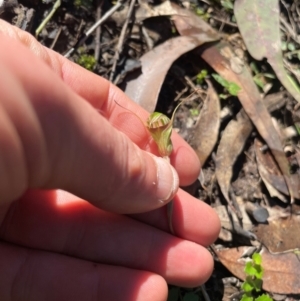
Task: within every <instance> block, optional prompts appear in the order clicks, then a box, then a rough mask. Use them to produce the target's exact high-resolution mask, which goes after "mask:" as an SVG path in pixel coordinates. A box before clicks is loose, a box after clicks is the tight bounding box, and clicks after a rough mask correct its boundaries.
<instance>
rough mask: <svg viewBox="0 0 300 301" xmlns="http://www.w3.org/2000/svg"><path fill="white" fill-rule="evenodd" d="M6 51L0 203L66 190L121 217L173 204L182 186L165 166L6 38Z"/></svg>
mask: <svg viewBox="0 0 300 301" xmlns="http://www.w3.org/2000/svg"><path fill="white" fill-rule="evenodd" d="M1 44H2V45H3V47H1V48H0V65H1V64H2V65H1V68H0V78H1V81H0V91H1V94H2V99H1V101H0V113H1V114H0V115H1V116H2V117H3V118H1V119H0V128H1V129H2V134H1V135H0V145H2V146H5V147H2V150H1V152H0V163H1V167H3V168H0V178H1V179H6V181H4V182H5V183H4V182H0V199H2V200H9V201H11V200H13V199H15V198H16V197H18V196H20V195H21V194H22V193H23V192H24V191H25V190H26V189H27V188H47V189H48V188H51V189H52V188H60V189H64V190H67V191H70V192H71V193H73V194H76V195H77V196H79V197H81V198H84V199H87V200H89V201H91V202H92V203H93V204H95V205H96V206H98V207H101V208H103V209H105V210H109V211H113V212H118V213H138V212H144V211H149V210H153V209H156V208H158V207H161V206H162V205H163V204H164V202H167V201H169V200H171V199H172V197H173V196H174V194H175V193H176V191H177V189H178V185H179V183H178V182H179V181H178V176H177V173H176V171H175V170H174V169H173V167H171V165H170V164H169V163H168V162H167V161H166V160H164V159H162V158H158V157H155V156H154V155H152V154H149V153H147V152H145V151H143V150H141V149H139V148H138V147H137V146H136V145H135V144H134V143H132V142H131V140H130V139H129V138H128V137H127V136H125V135H124V134H122V133H121V132H119V131H117V130H116V129H115V128H114V127H113V126H112V125H111V124H110V123H109V122H108V121H107V120H106V119H105V118H104V117H103V116H102V115H101V114H100V113H99V112H98V111H97V110H95V109H94V108H93V107H92V106H91V105H90V104H89V103H88V102H87V101H85V100H84V99H82V98H81V97H80V96H78V95H77V94H75V93H74V92H73V91H72V90H71V89H70V88H69V87H68V86H66V85H65V84H64V83H63V81H62V80H61V79H60V78H59V77H58V76H57V75H56V74H55V73H54V72H53V71H52V70H51V69H50V68H49V67H48V66H47V65H46V64H44V63H43V62H42V61H40V60H39V59H37V58H36V57H35V56H34V55H33V54H32V53H31V52H30V51H29V50H27V49H26V47H24V46H22V45H21V44H20V43H18V42H16V41H14V40H12V39H9V38H7V37H5V36H2V37H1ZM7 49H14V51H11V50H10V51H7ZM37 70H38V73H37ZM101 83H102V85H103V91H107V93H103V95H106V97H108V96H107V95H108V89H109V83H108V82H105V81H101ZM103 97H104V98H105V96H103ZM104 102H105V99H104ZM3 162H6V163H5V164H2V163H3ZM4 184H5V185H4Z"/></svg>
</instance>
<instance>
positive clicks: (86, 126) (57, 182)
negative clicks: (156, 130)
mask: <svg viewBox="0 0 300 301" xmlns="http://www.w3.org/2000/svg"><path fill="white" fill-rule="evenodd" d="M0 40H1V47H0V91H1V94H0V95H1V98H0V105H1V109H0V115H1V116H0V129H1V135H0V145H1V148H0V167H1V168H0V178H1V181H0V200H1V201H0V225H1V226H0V239H1V243H0V266H1V269H0V300H1V301H2V300H4V301H6V300H11V301H14V300H31V301H34V300H38V301H41V300H55V301H60V300H62V301H65V300H72V301H77V300H78V301H79V300H114V301H118V300H130V301H132V300H135V301H139V300H144V301H145V300H151V301H154V300H157V301H158V300H165V299H166V296H167V285H166V281H167V282H168V283H171V284H176V285H182V286H189V287H191V286H196V285H199V284H201V283H203V282H204V281H205V280H206V279H207V278H208V277H209V275H210V273H211V271H212V267H213V262H212V258H211V256H210V254H209V252H208V251H207V250H206V249H205V248H204V247H203V246H207V245H209V244H210V243H212V242H213V241H214V240H215V238H216V237H217V234H218V232H219V227H220V224H219V220H218V218H217V216H216V214H215V213H214V212H213V210H212V209H211V208H210V207H209V206H207V205H206V204H204V203H202V202H200V201H199V200H196V199H194V198H193V197H192V196H190V195H188V194H187V193H185V192H184V191H182V190H180V189H179V191H178V192H177V194H176V197H175V199H174V211H173V221H174V223H173V224H174V228H175V231H176V233H177V234H178V236H179V237H175V236H172V235H170V233H168V222H167V218H166V209H165V207H162V206H163V205H164V203H166V202H167V201H169V200H171V199H172V197H173V196H174V194H175V192H176V190H177V186H178V183H176V177H175V176H174V174H173V172H172V170H171V168H170V167H169V166H168V165H166V163H165V161H164V160H162V159H158V160H156V161H157V162H155V159H154V158H155V157H154V156H151V155H150V154H149V153H153V154H154V155H155V154H157V153H156V147H155V144H154V143H153V142H152V141H151V139H150V137H149V134H148V133H147V131H146V130H145V128H144V127H143V125H142V124H141V123H140V121H139V120H137V119H136V117H135V116H134V115H133V114H130V113H128V111H126V110H124V109H123V108H121V107H119V106H117V105H116V103H115V102H114V99H115V100H117V101H118V103H121V104H122V105H123V106H126V107H127V108H128V109H130V110H131V111H134V112H136V113H137V114H138V115H139V116H140V117H141V118H142V119H145V118H146V117H147V113H146V112H145V111H144V110H143V109H141V108H140V107H138V106H137V105H136V104H134V103H133V102H132V101H130V100H129V99H127V98H126V96H125V95H124V94H123V93H122V92H121V91H120V90H118V89H117V88H116V87H114V86H113V85H111V84H110V83H109V82H107V81H106V80H104V79H103V78H100V77H98V76H96V75H94V74H92V73H90V72H88V71H86V70H85V69H83V68H81V67H79V66H77V65H76V64H73V63H72V62H70V61H68V60H66V59H64V58H63V57H61V56H60V55H59V54H57V53H55V52H53V51H51V50H49V49H46V48H44V47H43V46H41V45H40V44H39V43H38V42H36V40H35V39H34V38H33V37H31V36H30V35H28V34H27V33H25V32H22V31H20V30H18V29H17V28H15V27H13V26H11V25H9V24H7V23H5V22H4V21H1V20H0ZM172 141H173V144H174V151H173V154H172V156H171V162H172V164H173V166H174V167H175V169H176V170H177V173H178V176H179V180H180V184H181V185H188V184H190V183H191V182H193V181H194V180H195V178H196V177H197V175H198V173H199V168H200V166H199V163H198V159H197V157H196V155H195V154H194V152H193V151H192V149H191V148H190V147H189V146H188V145H187V144H186V143H185V142H184V141H183V140H182V139H180V137H179V136H178V135H176V134H173V136H172ZM132 142H134V143H132ZM137 146H138V147H137ZM153 183H155V184H153ZM53 189H62V190H64V191H69V192H71V193H72V194H73V195H69V194H67V193H65V192H63V191H61V190H59V191H57V190H53ZM75 195H76V196H75ZM84 200H86V201H84ZM161 200H165V202H161ZM149 211H150V212H149ZM121 214H131V215H130V216H128V215H121ZM133 214H134V215H133Z"/></svg>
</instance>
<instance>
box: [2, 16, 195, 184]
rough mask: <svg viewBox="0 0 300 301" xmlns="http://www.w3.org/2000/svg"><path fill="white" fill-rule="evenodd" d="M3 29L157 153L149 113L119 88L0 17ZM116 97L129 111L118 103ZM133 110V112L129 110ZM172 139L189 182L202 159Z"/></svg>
mask: <svg viewBox="0 0 300 301" xmlns="http://www.w3.org/2000/svg"><path fill="white" fill-rule="evenodd" d="M0 32H2V33H4V34H5V35H8V36H10V37H12V38H14V39H17V40H19V41H20V42H22V43H23V44H25V45H26V46H27V47H28V48H29V49H30V50H31V51H32V52H34V54H35V55H36V56H38V57H39V58H40V59H42V60H43V61H44V62H45V63H46V64H47V65H48V66H49V67H50V68H51V69H53V70H54V71H55V72H56V73H57V74H58V75H59V76H60V77H61V78H62V80H63V81H64V82H65V83H66V84H67V85H68V86H70V87H71V88H72V89H73V91H75V92H76V93H77V94H78V95H80V96H81V97H83V98H84V99H85V100H86V101H88V102H89V103H90V104H91V105H92V106H93V107H94V108H96V109H98V110H99V111H100V112H101V113H102V114H103V115H104V116H105V117H106V118H107V119H108V120H109V121H110V122H111V123H112V125H113V126H114V127H116V128H117V129H119V130H120V131H122V132H123V133H125V134H126V135H127V136H128V137H129V138H130V139H131V140H132V141H133V142H134V143H136V144H137V145H138V146H139V147H140V148H142V149H144V150H147V151H150V152H152V153H154V154H158V153H157V149H156V146H155V144H154V143H153V141H152V140H151V137H150V135H149V133H148V132H147V130H146V129H145V126H144V125H143V124H142V123H141V121H140V120H139V119H138V118H137V116H139V117H140V119H142V120H146V119H147V117H148V115H149V113H148V112H146V111H145V110H144V109H143V108H141V107H140V106H138V105H137V104H136V103H134V102H133V101H132V100H131V99H129V98H128V97H127V96H126V95H125V94H124V93H123V92H122V91H121V90H120V89H119V88H117V87H116V86H114V85H113V84H111V83H110V82H109V81H107V80H106V79H104V78H102V77H100V76H97V75H96V74H94V73H92V72H89V71H87V70H86V69H84V68H82V67H80V66H79V65H77V64H75V63H73V62H71V61H69V60H68V59H66V58H64V57H63V56H61V55H60V54H58V53H56V52H54V51H52V50H50V49H48V48H46V47H44V46H42V45H41V44H40V43H39V42H38V41H37V40H36V39H35V38H34V37H33V36H32V35H30V34H29V33H27V32H24V31H22V30H20V29H19V28H17V27H14V26H11V25H10V24H8V23H6V22H5V21H2V20H0ZM115 100H117V102H118V103H120V104H121V105H122V106H125V107H126V108H127V109H128V110H126V109H124V108H122V107H120V106H118V105H117V104H116V102H115ZM130 111H131V112H134V113H130ZM136 115H137V116H136ZM172 142H173V146H174V151H173V153H172V155H171V163H172V165H173V166H174V167H175V168H176V170H177V172H178V175H179V179H180V185H182V186H185V185H189V184H191V183H192V182H193V181H194V180H195V179H196V178H197V176H198V174H199V170H200V162H199V160H198V157H197V155H196V154H195V152H194V151H193V150H192V148H191V147H190V146H189V145H188V144H187V143H186V142H185V141H184V140H183V139H182V138H181V137H180V136H179V135H178V134H177V133H175V132H173V134H172Z"/></svg>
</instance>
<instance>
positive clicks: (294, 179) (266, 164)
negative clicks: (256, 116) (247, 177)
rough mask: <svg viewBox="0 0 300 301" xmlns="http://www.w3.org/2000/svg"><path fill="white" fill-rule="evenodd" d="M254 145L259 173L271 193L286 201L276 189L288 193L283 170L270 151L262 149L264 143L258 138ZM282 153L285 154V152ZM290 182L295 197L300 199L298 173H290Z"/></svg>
mask: <svg viewBox="0 0 300 301" xmlns="http://www.w3.org/2000/svg"><path fill="white" fill-rule="evenodd" d="M254 145H255V153H256V161H257V166H258V169H259V173H260V176H261V177H262V179H263V181H264V183H265V184H266V187H267V189H268V190H269V193H270V195H271V196H275V197H278V198H279V199H281V200H282V201H284V200H283V199H282V197H281V196H280V194H278V193H276V191H275V190H277V191H279V192H280V193H283V194H285V195H288V194H289V191H288V187H287V185H286V182H285V180H284V177H283V176H282V174H281V171H280V170H279V168H278V166H277V164H276V162H275V161H274V158H273V156H272V155H271V153H270V152H269V151H266V152H262V151H261V150H260V149H261V147H262V146H263V144H262V143H261V142H260V141H259V140H258V139H256V140H255V143H254ZM282 155H283V156H285V155H284V153H283V154H282ZM290 183H291V188H292V190H293V194H294V196H295V198H296V199H299V197H300V196H299V191H298V187H299V177H298V175H297V174H295V175H290ZM268 184H270V185H271V187H273V189H272V188H271V187H270V188H269V186H268ZM274 189H275V190H274Z"/></svg>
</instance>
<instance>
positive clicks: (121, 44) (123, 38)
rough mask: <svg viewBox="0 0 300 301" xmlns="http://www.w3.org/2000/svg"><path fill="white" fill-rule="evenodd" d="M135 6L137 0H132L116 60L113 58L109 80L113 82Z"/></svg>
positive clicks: (115, 56)
mask: <svg viewBox="0 0 300 301" xmlns="http://www.w3.org/2000/svg"><path fill="white" fill-rule="evenodd" d="M134 5H135V0H131V2H130V6H129V9H128V13H127V17H126V20H125V22H124V25H123V27H122V30H121V34H120V38H119V41H118V45H117V49H116V52H115V55H114V58H113V60H114V63H113V65H112V69H111V73H110V76H109V80H110V81H111V82H112V81H113V79H114V75H115V71H116V68H117V62H118V60H119V57H120V53H121V52H122V50H123V44H124V40H125V34H126V31H127V28H128V24H129V21H130V19H131V15H132V12H133V8H134Z"/></svg>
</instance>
